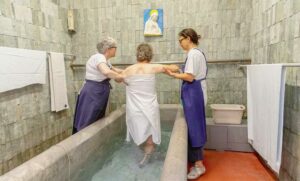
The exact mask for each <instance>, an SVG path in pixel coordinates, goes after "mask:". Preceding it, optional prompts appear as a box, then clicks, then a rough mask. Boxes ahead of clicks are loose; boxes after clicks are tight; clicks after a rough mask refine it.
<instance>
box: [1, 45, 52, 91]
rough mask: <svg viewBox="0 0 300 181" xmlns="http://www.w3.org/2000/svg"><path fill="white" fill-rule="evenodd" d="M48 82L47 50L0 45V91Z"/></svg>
mask: <svg viewBox="0 0 300 181" xmlns="http://www.w3.org/2000/svg"><path fill="white" fill-rule="evenodd" d="M45 83H46V52H44V51H36V50H27V49H19V48H9V47H0V92H5V91H9V90H13V89H18V88H22V87H25V86H27V85H31V84H45Z"/></svg>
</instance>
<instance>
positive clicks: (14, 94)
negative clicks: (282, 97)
mask: <svg viewBox="0 0 300 181" xmlns="http://www.w3.org/2000/svg"><path fill="white" fill-rule="evenodd" d="M69 8H71V9H72V8H74V10H75V30H76V33H75V34H73V35H72V36H71V35H70V34H68V32H67V27H66V24H67V19H66V18H67V9H69ZM147 8H162V9H163V10H164V34H163V36H161V37H144V36H143V10H144V9H147ZM299 12H300V1H299V0H272V1H267V0H189V1H181V0H156V1H142V0H85V1H82V0H72V1H70V3H69V1H64V0H51V1H50V0H43V1H40V0H20V1H13V0H1V1H0V25H1V28H0V46H8V47H18V48H27V49H35V50H44V51H56V52H64V53H73V54H75V55H76V60H75V62H74V63H82V64H84V63H85V62H86V61H87V59H88V57H89V56H90V55H92V54H93V53H94V52H95V51H96V48H95V46H96V43H97V42H98V41H99V40H100V39H101V38H103V37H105V36H107V35H109V36H112V37H114V38H116V40H117V41H118V49H117V56H116V57H115V58H114V59H112V62H113V63H114V62H115V63H134V62H135V57H134V54H135V48H136V46H137V45H138V44H139V43H141V42H148V43H150V44H151V45H152V46H153V48H154V52H155V57H154V60H153V61H183V60H184V57H185V54H184V52H183V51H182V50H181V48H180V47H179V45H178V41H177V34H178V32H179V31H180V30H181V29H183V28H186V27H192V28H194V29H196V30H197V32H198V33H199V34H201V35H202V37H203V39H202V41H201V42H200V48H202V49H203V51H204V52H205V53H206V55H207V57H208V59H209V60H216V59H217V60H219V59H245V58H246V59H247V58H251V59H252V62H253V63H277V62H299V61H300V51H299V49H300V48H299V47H300V40H299V35H300V25H299V24H300V23H299V19H300V15H299ZM65 63H66V72H67V85H68V98H69V104H70V105H71V109H69V110H67V111H62V112H59V113H52V112H50V98H49V84H48V83H47V84H46V85H32V86H28V87H26V88H21V89H17V90H13V91H9V92H5V93H1V94H0V113H1V114H0V158H1V160H0V174H2V173H4V172H6V171H8V170H9V169H11V168H13V167H15V166H17V165H18V164H20V163H22V162H24V161H25V160H27V159H29V158H31V157H32V156H34V155H36V154H38V153H39V152H41V151H43V150H44V149H46V148H47V147H49V146H50V145H52V144H55V143H56V142H58V141H59V140H61V139H63V138H65V137H66V136H68V135H70V130H71V126H72V117H73V109H74V105H75V96H76V92H77V91H78V90H79V88H80V87H81V85H82V80H83V79H84V73H85V70H84V68H76V69H74V70H71V69H70V68H69V64H70V63H71V60H70V59H67V60H66V62H65ZM208 67H209V73H208V80H207V81H208V105H209V104H211V103H237V104H246V80H245V77H246V76H245V72H244V69H240V68H239V67H238V65H236V64H209V66H208ZM299 72H300V70H299V69H297V68H289V69H288V74H287V85H286V101H285V130H284V147H283V164H282V169H281V172H280V179H281V180H298V179H300V171H299V170H300V166H299V165H300V164H299V159H300V151H299V150H300V147H299V146H300V141H299V140H300V138H299V135H300V131H299V130H300V126H299V125H300V121H299V117H300V115H299V112H300V106H299V104H300V98H299V96H300V92H299V86H300V84H299V82H300V81H299V77H300V73H299ZM112 84H113V87H114V89H113V90H112V93H111V96H110V106H109V108H110V110H113V109H115V108H117V107H119V106H120V105H121V104H123V103H124V102H125V87H124V85H120V84H117V83H114V82H113V81H112ZM179 87H180V82H179V81H178V80H174V79H171V78H169V77H167V76H165V75H159V76H158V77H157V90H158V96H159V102H160V103H179V100H180V99H179ZM208 115H210V111H209V109H208Z"/></svg>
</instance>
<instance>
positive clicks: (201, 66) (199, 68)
mask: <svg viewBox="0 0 300 181" xmlns="http://www.w3.org/2000/svg"><path fill="white" fill-rule="evenodd" d="M184 72H185V73H190V74H192V75H194V76H195V79H196V80H200V79H203V78H205V77H206V74H207V67H206V60H205V56H204V54H203V53H202V52H201V51H200V50H197V49H195V48H193V49H191V50H190V51H189V52H188V55H187V61H186V64H185V69H184ZM201 87H202V91H203V95H204V104H205V105H206V103H207V85H206V80H205V79H204V80H202V81H201Z"/></svg>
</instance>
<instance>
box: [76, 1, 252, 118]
mask: <svg viewBox="0 0 300 181" xmlns="http://www.w3.org/2000/svg"><path fill="white" fill-rule="evenodd" d="M71 5H72V7H74V9H75V10H74V11H75V19H76V23H75V24H76V31H77V32H76V34H74V36H73V38H72V51H73V52H74V53H75V54H76V56H77V60H76V61H77V62H76V63H82V64H84V63H85V62H86V61H87V59H88V57H89V56H90V55H92V54H93V53H95V52H96V48H95V46H96V44H97V43H98V41H99V40H101V38H103V37H105V36H112V37H114V38H115V39H116V40H117V42H118V48H117V55H116V57H115V58H113V59H112V61H111V62H112V63H135V62H136V59H135V49H136V47H137V46H138V44H140V43H142V42H147V43H149V44H151V45H152V47H153V49H154V53H155V56H154V58H153V61H154V62H155V61H184V59H185V53H184V52H183V51H182V49H181V48H180V46H179V44H178V32H179V31H181V30H182V29H183V28H187V27H191V28H194V29H195V30H196V31H197V32H198V33H199V34H201V35H202V40H201V41H200V48H202V49H203V51H204V52H205V54H206V56H207V58H208V59H209V60H216V59H218V60H224V59H245V58H249V56H250V55H249V46H250V38H249V33H250V31H249V30H250V22H251V0H243V1H239V0H231V1H227V0H221V1H219V0H189V1H180V0H158V1H141V0H140V1H139V0H124V1H118V0H109V1H108V0H102V1H100V0H94V1H85V2H83V1H79V0H77V1H74V4H71ZM148 8H162V9H163V11H164V29H163V32H164V33H163V36H161V37H144V35H143V11H144V9H148ZM76 71H78V72H76ZM79 71H81V73H79ZM75 72H76V74H78V76H76V77H75V84H76V88H77V90H78V89H79V88H80V87H81V85H82V80H83V78H84V71H82V69H81V70H79V69H77V70H75ZM235 81H236V82H237V84H238V85H239V86H234V82H235ZM113 87H115V89H113V90H112V93H111V96H110V105H109V107H110V110H113V109H115V108H116V107H118V106H120V105H121V104H123V103H125V92H124V86H123V85H114V86H113ZM179 87H180V81H178V80H174V79H170V78H168V77H166V76H165V75H159V76H158V77H157V91H158V96H159V102H160V103H179V100H180V98H179V90H180V89H179ZM245 89H246V86H245V76H244V75H243V74H241V70H237V67H236V65H226V64H216V65H209V73H208V90H209V91H208V92H209V93H208V94H209V95H208V105H209V104H211V103H239V104H245V103H246V100H245V95H246V91H245ZM207 110H208V113H207V114H208V115H210V110H209V106H208V109H207Z"/></svg>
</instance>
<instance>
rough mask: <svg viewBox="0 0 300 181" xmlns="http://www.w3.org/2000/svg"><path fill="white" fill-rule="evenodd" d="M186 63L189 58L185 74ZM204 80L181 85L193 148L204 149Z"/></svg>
mask: <svg viewBox="0 0 300 181" xmlns="http://www.w3.org/2000/svg"><path fill="white" fill-rule="evenodd" d="M199 51H200V50H199ZM201 53H202V52H201ZM186 61H187V58H186V60H185V63H184V65H183V66H182V72H184V68H185V64H186ZM204 79H205V78H203V79H200V80H195V79H194V80H193V82H188V81H183V82H182V85H181V100H182V104H183V111H184V115H185V120H186V122H187V127H188V141H189V144H190V145H191V147H203V146H204V144H205V142H206V118H205V105H204V95H203V91H202V87H201V81H202V80H204Z"/></svg>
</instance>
